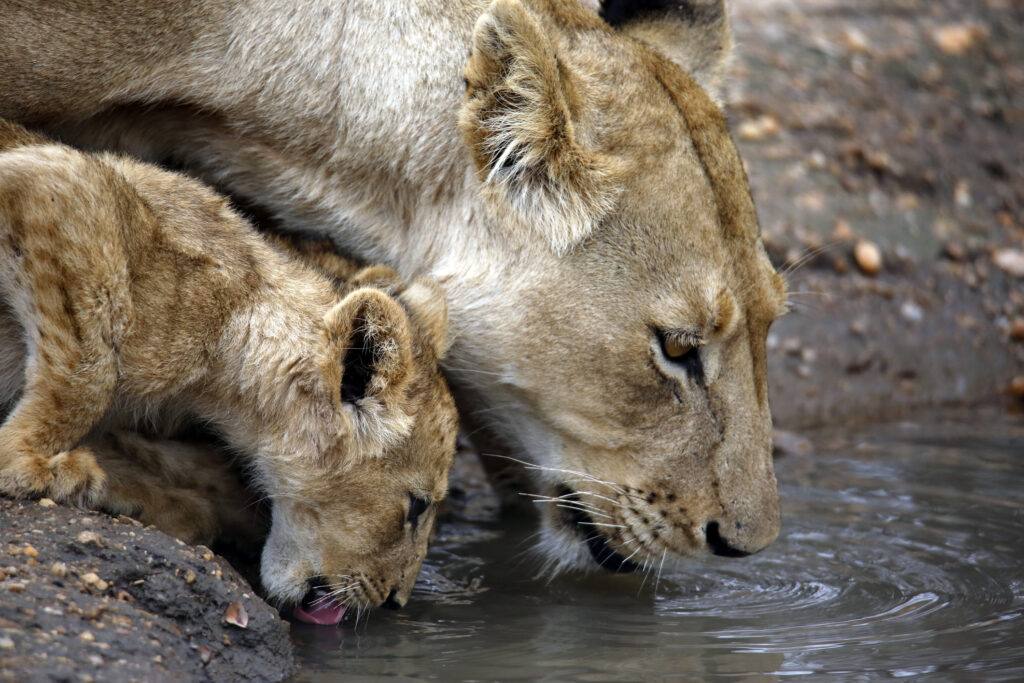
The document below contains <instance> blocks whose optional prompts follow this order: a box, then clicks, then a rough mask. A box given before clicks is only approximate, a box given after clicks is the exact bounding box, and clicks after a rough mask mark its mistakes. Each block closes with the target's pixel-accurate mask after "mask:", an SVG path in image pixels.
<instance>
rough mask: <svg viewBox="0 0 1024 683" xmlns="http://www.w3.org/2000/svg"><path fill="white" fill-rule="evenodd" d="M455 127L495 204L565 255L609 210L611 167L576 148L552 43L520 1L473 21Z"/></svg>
mask: <svg viewBox="0 0 1024 683" xmlns="http://www.w3.org/2000/svg"><path fill="white" fill-rule="evenodd" d="M464 74H465V77H466V84H467V90H466V100H465V102H464V104H463V107H462V111H461V112H460V114H459V126H460V127H461V129H462V134H463V137H464V138H465V140H466V143H467V144H468V145H469V148H470V150H471V151H472V153H473V157H474V159H475V160H476V164H477V168H478V169H479V172H480V177H481V179H482V180H483V183H484V192H485V193H486V194H487V195H488V196H489V198H490V199H491V201H492V205H493V206H494V207H495V208H496V209H497V210H498V211H499V212H505V213H507V214H509V215H510V216H509V217H510V218H513V219H514V222H515V223H516V224H518V225H520V226H522V229H524V230H536V231H539V232H541V233H542V234H543V236H544V238H545V239H547V241H548V242H549V243H550V245H551V247H552V248H553V249H554V250H556V251H558V252H563V251H565V250H567V249H569V248H570V247H572V246H573V245H574V244H576V243H578V242H579V241H580V240H582V239H584V238H585V237H586V236H587V235H589V234H590V233H591V231H592V230H593V228H594V226H595V224H596V223H597V222H598V221H600V220H601V218H602V217H603V216H604V215H605V214H606V213H607V212H608V211H609V210H610V209H611V207H612V204H613V202H614V200H615V197H616V194H617V187H616V177H617V175H618V173H619V170H618V168H617V167H618V164H616V162H615V160H614V159H612V158H610V157H607V156H605V155H601V154H598V153H596V152H594V151H591V150H587V149H585V148H584V147H582V146H581V145H580V144H579V142H578V140H577V138H576V135H575V132H574V124H573V121H572V118H571V116H570V110H569V106H568V103H567V100H566V96H567V90H566V86H567V85H570V84H567V83H566V82H565V79H568V78H570V76H569V75H568V74H567V73H565V72H564V71H563V70H561V69H560V68H559V64H558V60H557V59H556V57H555V51H554V49H553V47H552V44H551V42H550V41H549V40H548V38H547V37H546V35H545V34H544V32H543V31H542V30H541V28H540V27H539V26H538V24H537V22H536V20H534V18H533V17H532V16H531V15H530V13H529V11H527V9H526V8H525V7H523V5H522V4H521V3H520V2H519V1H518V0H494V2H492V3H491V5H490V7H489V8H488V9H487V10H486V11H485V12H484V13H483V15H482V16H481V17H480V19H479V20H477V23H476V28H475V29H474V32H473V51H472V55H471V56H470V59H469V62H468V63H467V64H466V68H465V72H464Z"/></svg>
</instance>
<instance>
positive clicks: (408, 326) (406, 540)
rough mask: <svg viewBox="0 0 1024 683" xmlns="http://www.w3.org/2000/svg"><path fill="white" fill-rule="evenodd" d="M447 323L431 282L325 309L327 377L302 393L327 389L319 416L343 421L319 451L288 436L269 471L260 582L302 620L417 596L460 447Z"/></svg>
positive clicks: (328, 618) (376, 272) (366, 294)
mask: <svg viewBox="0 0 1024 683" xmlns="http://www.w3.org/2000/svg"><path fill="white" fill-rule="evenodd" d="M384 270H388V269H380V268H371V269H367V271H365V273H368V274H369V276H367V275H365V274H363V275H361V274H359V273H357V274H356V275H355V277H353V278H352V279H351V280H350V281H349V282H350V285H351V284H352V283H355V284H360V283H365V282H366V281H368V280H376V279H379V277H380V276H381V273H382V271H384ZM389 272H391V273H393V271H389ZM385 275H386V273H385ZM395 279H397V276H395ZM446 324H447V308H446V305H445V300H444V295H443V293H442V292H441V290H440V288H439V287H438V286H437V285H436V284H433V283H432V282H427V281H418V282H416V283H414V284H412V285H411V286H409V287H408V288H406V289H404V290H403V291H401V292H400V293H398V294H397V295H394V296H393V295H392V294H389V293H388V292H386V291H384V290H382V289H377V288H375V287H367V286H359V287H357V288H355V289H353V290H352V291H350V292H349V293H348V294H347V295H346V296H345V297H344V299H343V300H342V301H341V302H340V303H339V304H338V305H337V306H335V307H334V308H333V309H332V310H331V311H330V312H329V313H328V314H327V316H326V317H325V320H324V330H323V337H322V344H321V357H320V358H319V359H318V363H319V367H320V373H319V374H320V376H319V377H318V378H317V379H316V381H315V382H314V383H313V385H311V386H310V387H306V388H302V387H299V388H298V390H299V391H312V392H314V393H318V392H320V391H321V390H323V388H324V387H327V388H328V389H329V392H328V394H327V395H329V396H330V397H331V400H330V402H329V404H328V405H325V406H324V412H323V414H322V415H321V416H319V417H314V419H322V420H324V421H326V422H327V423H330V424H336V425H337V428H336V429H331V430H327V431H328V432H330V433H333V434H336V437H335V438H331V439H327V440H325V441H324V442H321V443H317V444H314V445H313V447H312V450H310V449H309V448H305V447H299V446H298V445H297V444H294V445H295V448H294V449H293V450H291V451H289V448H288V446H289V444H287V443H283V444H281V445H280V446H279V448H280V454H279V457H277V458H274V459H273V462H270V463H263V464H262V465H261V468H262V466H266V467H267V468H268V469H267V472H266V473H265V474H264V473H262V472H261V473H260V476H261V477H262V478H264V479H265V480H264V481H262V482H261V483H262V485H263V488H264V489H265V490H266V491H268V492H270V493H271V495H272V498H273V511H272V525H271V531H270V535H269V538H268V540H267V543H266V545H265V547H264V550H263V557H262V564H261V575H262V580H263V583H264V586H265V587H266V589H267V591H268V593H269V595H270V597H271V598H272V599H275V600H277V601H278V602H280V603H282V604H292V605H295V615H296V616H297V617H299V618H300V619H303V620H306V621H311V622H314V623H335V622H337V621H338V620H339V619H340V618H341V617H342V615H343V613H344V611H345V608H347V607H355V608H363V607H373V606H378V605H384V606H390V607H398V606H401V605H403V604H405V602H406V600H407V599H408V597H409V594H410V593H411V592H412V587H413V584H414V583H415V580H416V575H417V573H418V572H419V567H420V563H421V562H422V561H423V558H424V556H425V555H426V552H427V543H428V541H429V539H430V536H431V534H432V530H433V526H434V518H435V515H436V510H437V504H438V503H439V502H440V501H441V499H443V498H444V497H445V495H446V493H447V487H448V470H449V468H450V467H451V463H452V458H453V456H454V453H455V437H456V431H457V416H456V412H455V405H454V402H453V401H452V398H451V395H450V393H449V391H448V388H447V385H446V384H445V381H444V379H443V378H442V376H441V375H440V373H439V371H438V368H437V361H438V358H439V357H440V356H442V355H443V353H444V350H445V334H446ZM339 360H340V361H341V362H340V363H339V362H338V361H339ZM297 426H299V425H297ZM311 433H314V432H313V431H309V430H307V431H306V435H308V434H311ZM316 433H320V434H323V433H325V432H324V431H321V430H316ZM296 438H297V439H301V438H302V437H300V436H298V432H297V433H296Z"/></svg>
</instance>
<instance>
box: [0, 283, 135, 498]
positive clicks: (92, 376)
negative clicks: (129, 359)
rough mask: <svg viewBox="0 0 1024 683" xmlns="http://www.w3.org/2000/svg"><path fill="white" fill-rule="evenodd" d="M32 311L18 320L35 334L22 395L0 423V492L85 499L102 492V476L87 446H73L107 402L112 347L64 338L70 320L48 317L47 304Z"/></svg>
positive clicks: (99, 415) (86, 431) (111, 389)
mask: <svg viewBox="0 0 1024 683" xmlns="http://www.w3.org/2000/svg"><path fill="white" fill-rule="evenodd" d="M37 312H38V315H39V317H38V318H35V316H29V317H27V319H25V318H23V324H24V325H25V326H26V327H32V328H35V334H34V336H35V337H36V344H35V346H36V348H35V349H34V351H33V352H32V353H31V354H30V356H29V359H28V363H27V367H26V372H25V389H24V393H23V394H22V397H21V400H20V401H19V402H18V403H17V405H16V406H15V408H14V410H13V411H12V412H11V414H10V415H9V416H8V418H7V420H6V421H5V422H4V425H3V427H0V490H2V491H3V492H4V493H6V494H8V495H12V496H16V497H32V496H47V497H50V498H52V499H54V500H57V501H61V502H69V503H76V504H80V505H89V504H90V503H91V502H92V501H93V500H95V499H97V498H98V497H99V496H101V495H102V493H103V490H104V486H105V482H106V477H105V476H104V473H103V470H102V469H101V468H100V466H99V465H98V464H97V462H96V458H95V457H94V456H93V453H92V451H91V450H90V449H89V448H86V447H82V446H79V447H76V444H77V443H78V442H79V441H80V440H81V439H82V437H83V436H85V434H86V433H88V431H89V430H90V429H91V428H92V427H93V425H95V424H96V422H97V421H99V420H100V418H102V417H103V414H104V413H105V412H106V409H107V406H108V405H109V403H110V398H111V394H112V391H113V384H114V377H115V372H116V370H115V368H114V363H113V358H112V353H111V351H110V350H109V349H106V350H104V349H102V348H96V347H95V346H91V345H90V344H89V343H88V342H86V341H85V340H84V339H79V340H73V339H69V337H71V336H72V335H71V334H70V332H69V328H63V329H62V324H63V323H66V322H68V321H67V319H66V318H65V316H64V315H63V314H61V315H56V316H52V315H50V314H51V313H52V312H51V311H48V310H47V304H46V303H43V302H40V305H39V307H38V311H37ZM43 330H45V332H44V331H43ZM83 336H86V337H87V336H88V335H83ZM80 342H81V343H80Z"/></svg>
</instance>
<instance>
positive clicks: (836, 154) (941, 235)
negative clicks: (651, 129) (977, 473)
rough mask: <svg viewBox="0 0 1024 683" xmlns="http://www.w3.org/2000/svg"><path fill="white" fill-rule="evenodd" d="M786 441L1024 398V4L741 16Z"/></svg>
mask: <svg viewBox="0 0 1024 683" xmlns="http://www.w3.org/2000/svg"><path fill="white" fill-rule="evenodd" d="M731 5H732V16H733V28H734V32H735V38H736V43H737V50H736V53H737V62H736V64H735V69H734V78H733V80H732V83H731V91H730V95H729V96H730V112H729V113H730V119H731V123H732V127H733V131H734V134H735V135H736V138H737V142H738V144H739V146H740V151H741V154H742V155H743V157H744V159H745V162H746V164H747V169H748V172H749V175H750V180H751V184H752V187H753V190H754V198H755V201H756V203H757V206H758V210H759V212H760V216H761V223H762V228H763V231H764V235H765V241H766V243H767V245H768V247H769V252H770V253H771V255H772V258H773V260H774V261H775V263H776V265H780V266H783V267H784V268H787V269H791V270H792V273H791V274H790V290H791V291H792V292H793V294H792V296H791V300H792V304H793V306H792V311H793V312H792V314H791V315H790V316H789V317H787V318H785V319H783V320H782V321H780V323H779V324H777V326H776V327H775V328H774V330H773V335H772V337H771V339H770V346H771V349H772V360H771V361H770V367H771V370H772V378H771V388H772V392H773V403H772V405H773V409H774V410H775V413H776V418H777V420H776V421H777V423H779V424H780V425H782V426H784V427H788V426H809V425H812V424H821V423H823V422H829V421H834V420H835V419H837V418H848V419H853V418H865V419H873V418H876V417H881V416H886V417H893V416H895V415H897V414H903V413H906V412H907V411H908V410H913V409H915V408H918V407H922V406H930V405H936V404H957V405H973V404H977V403H1001V404H1005V405H1009V406H1013V405H1014V404H1015V403H1017V400H1015V399H1014V396H1016V397H1021V396H1024V3H1022V2H1020V1H1019V0H887V1H885V2H870V1H868V0H733V2H732V3H731Z"/></svg>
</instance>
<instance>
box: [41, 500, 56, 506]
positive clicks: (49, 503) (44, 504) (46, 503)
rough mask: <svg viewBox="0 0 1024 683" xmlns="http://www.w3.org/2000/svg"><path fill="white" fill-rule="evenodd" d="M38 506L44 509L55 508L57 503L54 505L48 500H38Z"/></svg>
mask: <svg viewBox="0 0 1024 683" xmlns="http://www.w3.org/2000/svg"><path fill="white" fill-rule="evenodd" d="M39 505H40V507H44V508H52V507H57V503H55V502H54V501H53V500H51V499H50V498H40V499H39Z"/></svg>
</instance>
